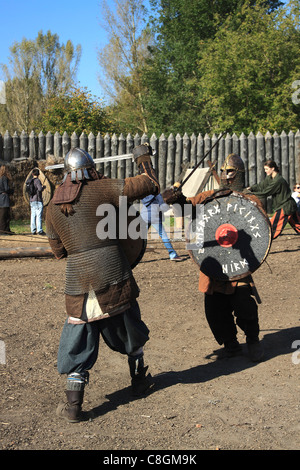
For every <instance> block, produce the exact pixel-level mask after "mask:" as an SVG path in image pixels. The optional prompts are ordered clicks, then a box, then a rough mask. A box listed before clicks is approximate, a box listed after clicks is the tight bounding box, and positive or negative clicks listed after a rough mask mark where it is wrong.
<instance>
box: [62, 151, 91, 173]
mask: <svg viewBox="0 0 300 470" xmlns="http://www.w3.org/2000/svg"><path fill="white" fill-rule="evenodd" d="M64 167H65V170H66V175H65V178H66V177H67V175H68V174H69V173H71V181H76V179H77V180H83V179H84V178H86V179H90V176H89V174H88V172H87V169H88V168H95V163H94V160H93V159H92V157H91V156H90V155H89V154H88V153H87V152H86V151H85V150H82V149H80V148H78V147H75V148H72V149H71V150H70V151H69V152H68V153H67V155H66V156H65V161H64ZM65 178H64V179H65Z"/></svg>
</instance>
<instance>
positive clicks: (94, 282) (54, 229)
mask: <svg viewBox="0 0 300 470" xmlns="http://www.w3.org/2000/svg"><path fill="white" fill-rule="evenodd" d="M123 187H124V181H123V180H111V179H107V180H105V179H103V180H97V181H91V182H87V183H86V184H84V186H83V188H82V190H81V194H80V199H79V201H78V202H77V203H76V204H74V205H73V207H74V210H75V213H74V215H72V216H69V217H66V216H65V215H64V214H63V213H62V212H61V210H60V206H59V205H55V204H53V203H52V201H51V202H50V204H49V206H48V211H47V219H48V223H47V236H48V238H49V239H57V238H59V239H60V240H61V242H62V243H63V245H64V247H65V249H66V250H67V253H68V257H67V267H66V284H65V293H66V294H68V295H72V296H75V295H82V294H85V293H88V292H89V291H90V290H91V288H92V289H93V290H94V291H95V292H99V291H101V290H104V289H106V288H108V287H109V286H110V285H112V284H117V283H119V282H122V281H124V280H126V279H128V278H130V276H131V275H132V271H131V267H130V265H129V262H128V260H127V258H126V257H125V255H124V252H123V250H122V248H121V247H120V244H119V241H118V240H117V239H109V238H107V239H104V240H100V239H99V238H98V236H97V234H96V227H97V224H98V223H99V221H100V220H101V218H103V217H100V216H96V210H97V207H98V206H99V204H114V205H115V206H117V205H118V204H119V196H121V195H122V192H123ZM104 217H105V216H104Z"/></svg>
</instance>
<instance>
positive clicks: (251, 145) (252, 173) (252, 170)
mask: <svg viewBox="0 0 300 470" xmlns="http://www.w3.org/2000/svg"><path fill="white" fill-rule="evenodd" d="M255 144H256V142H255V135H254V134H253V132H250V134H249V136H248V152H249V186H252V185H253V184H255V183H256V182H257V177H256V158H255V153H256V145H255Z"/></svg>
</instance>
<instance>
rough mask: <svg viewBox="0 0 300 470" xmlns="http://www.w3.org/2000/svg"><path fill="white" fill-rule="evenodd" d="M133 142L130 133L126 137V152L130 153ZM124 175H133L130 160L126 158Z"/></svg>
mask: <svg viewBox="0 0 300 470" xmlns="http://www.w3.org/2000/svg"><path fill="white" fill-rule="evenodd" d="M133 147H134V144H133V138H132V135H131V134H128V135H127V137H126V153H132V150H133ZM126 175H127V177H130V176H133V164H132V162H131V161H130V160H126Z"/></svg>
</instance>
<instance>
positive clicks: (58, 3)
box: [0, 0, 107, 98]
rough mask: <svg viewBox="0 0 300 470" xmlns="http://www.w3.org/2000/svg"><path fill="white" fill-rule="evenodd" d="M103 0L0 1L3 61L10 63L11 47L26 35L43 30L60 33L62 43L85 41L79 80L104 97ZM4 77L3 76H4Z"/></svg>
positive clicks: (80, 42) (30, 37)
mask: <svg viewBox="0 0 300 470" xmlns="http://www.w3.org/2000/svg"><path fill="white" fill-rule="evenodd" d="M100 4H101V0H86V1H84V0H50V1H45V2H43V1H41V0H0V14H1V27H0V63H2V64H3V63H4V64H7V63H8V57H9V55H10V51H9V48H10V46H11V45H12V44H13V43H14V42H15V41H17V42H21V41H22V39H23V38H26V39H32V40H34V39H36V37H37V34H38V32H39V31H40V30H42V31H43V33H46V32H47V31H48V30H50V31H51V33H52V34H58V36H59V41H60V43H64V44H66V42H67V41H68V40H69V39H70V40H71V41H72V43H73V44H74V46H76V45H77V44H81V47H82V55H81V60H80V64H79V70H78V74H77V79H78V81H79V82H80V86H82V87H87V88H88V90H90V91H91V93H92V94H93V95H96V96H97V97H100V98H101V97H103V93H102V90H101V87H100V84H99V82H98V80H97V76H98V74H99V72H100V69H99V64H98V59H97V49H99V48H101V47H103V46H105V44H107V38H106V35H105V31H104V30H103V29H101V27H100V24H99V23H100V11H101V10H100ZM0 78H2V79H3V77H2V76H1V75H0Z"/></svg>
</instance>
